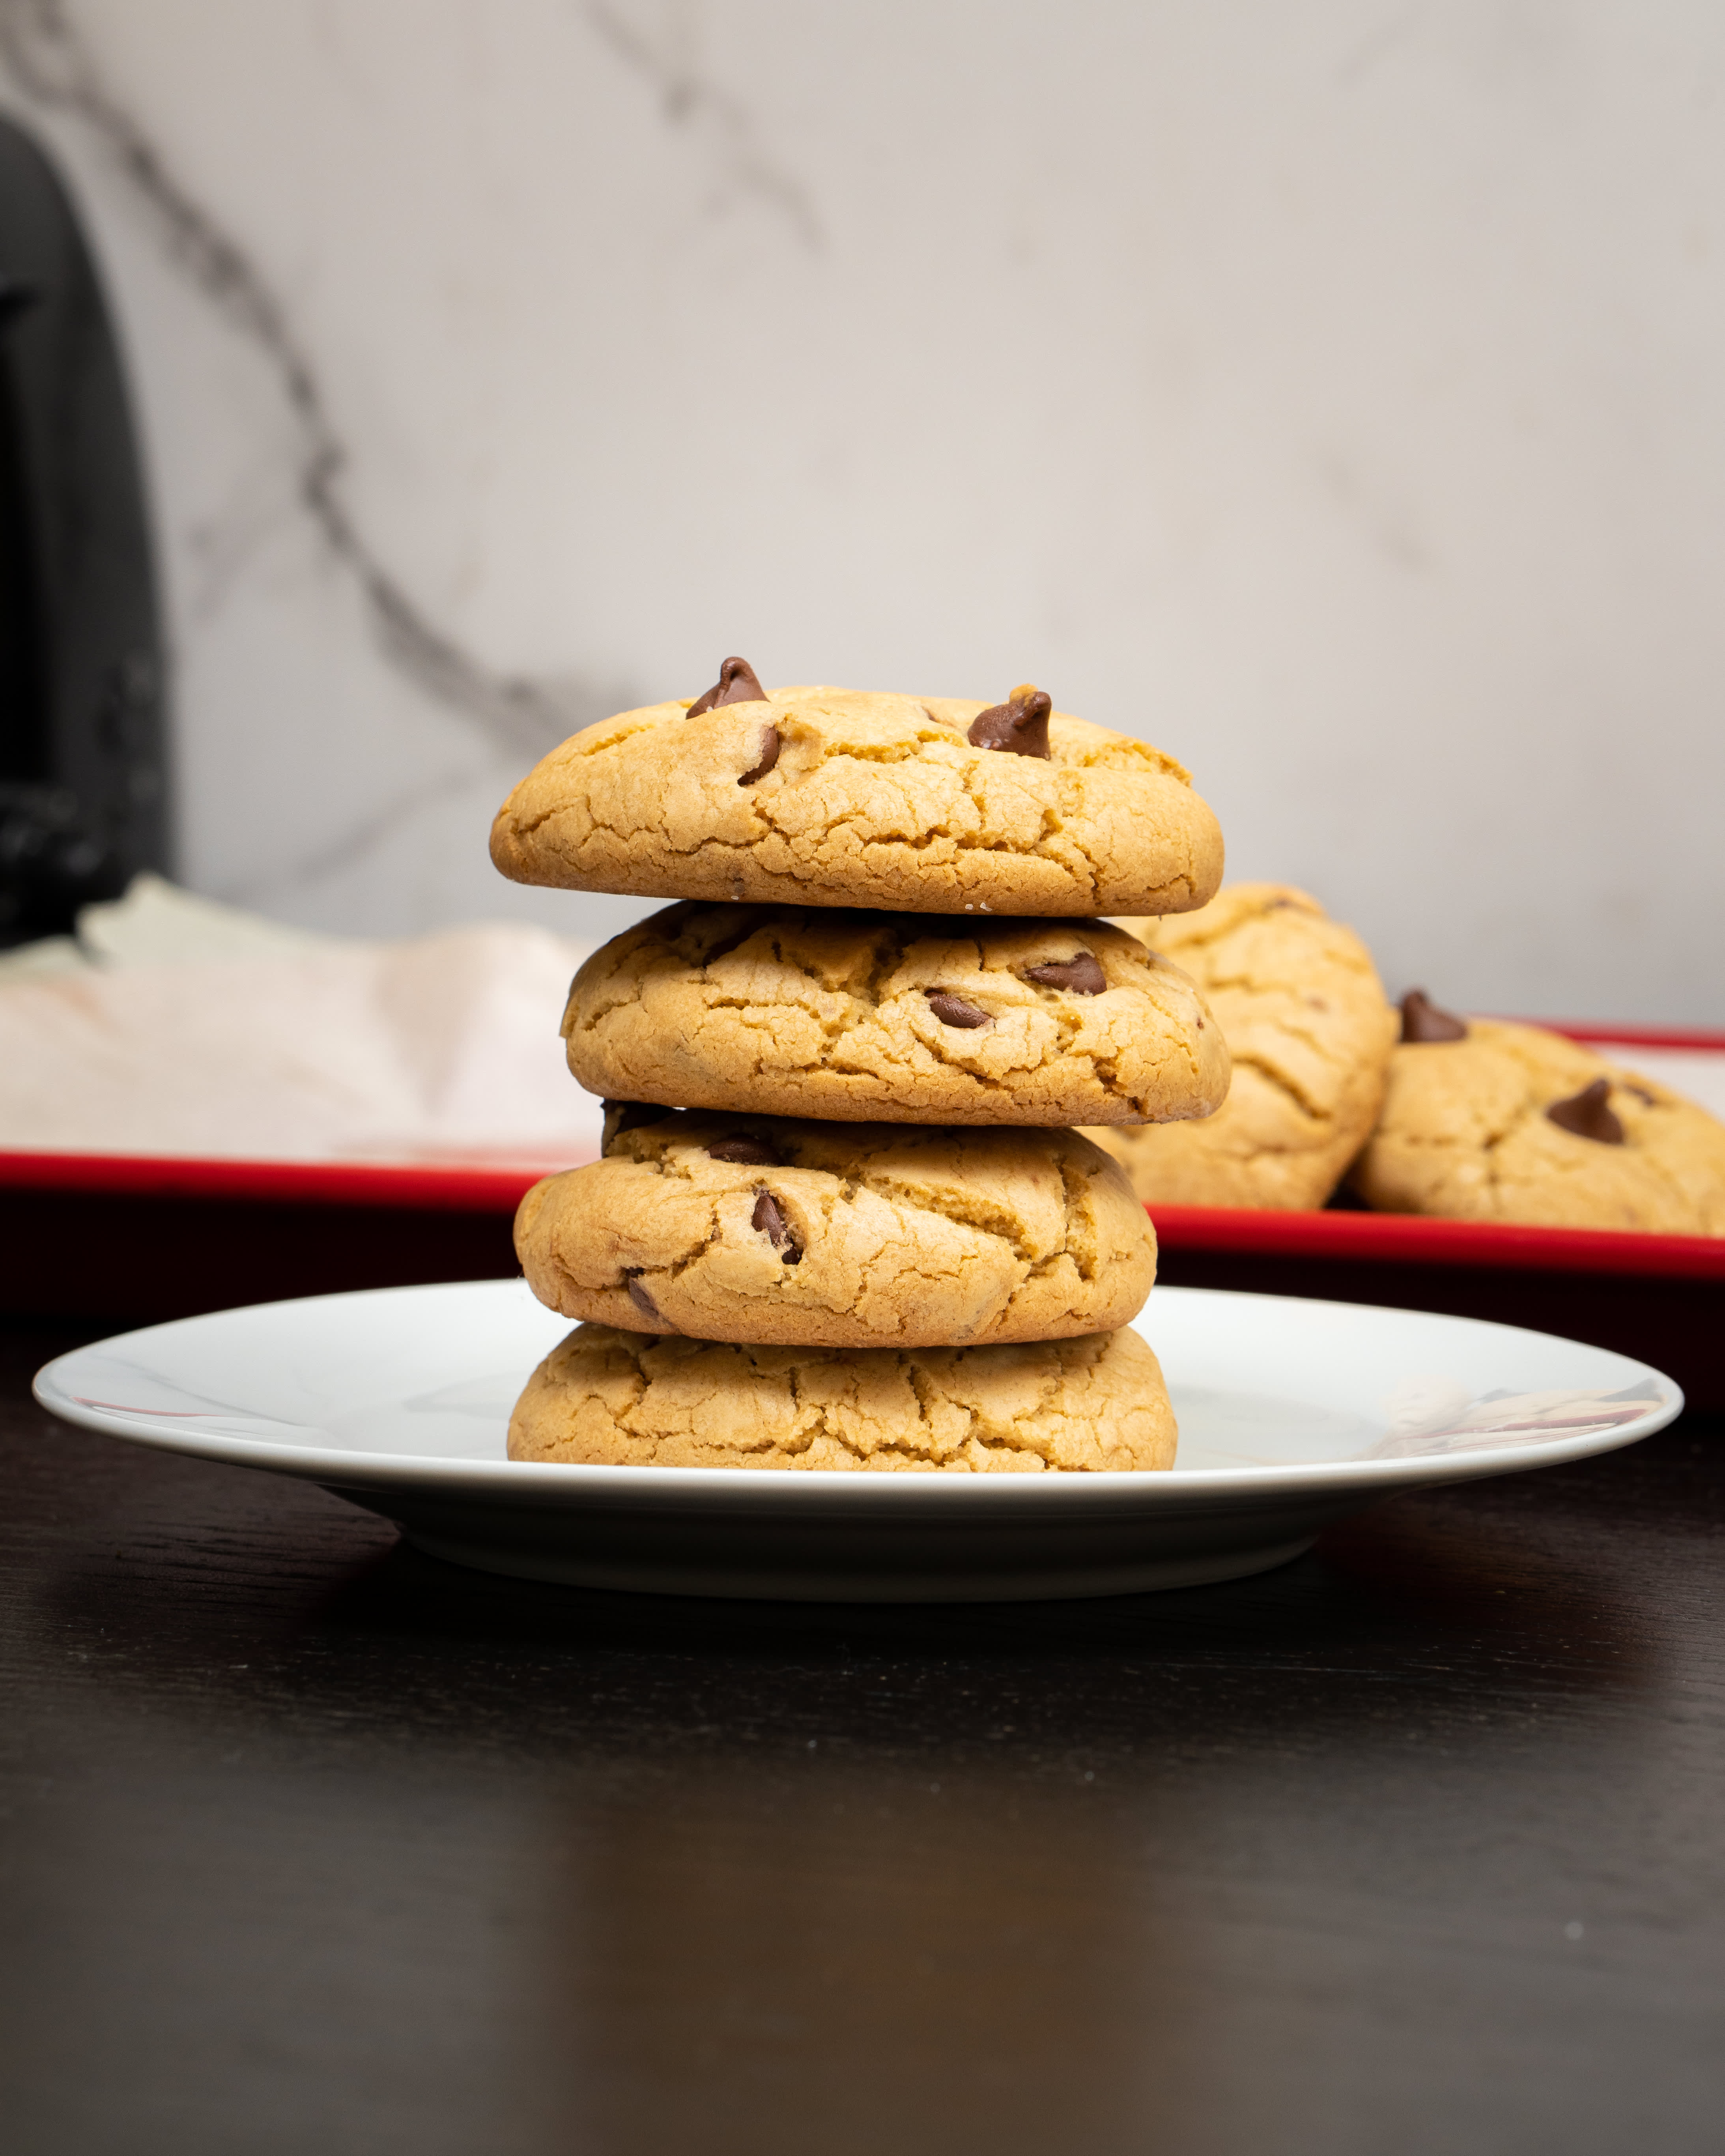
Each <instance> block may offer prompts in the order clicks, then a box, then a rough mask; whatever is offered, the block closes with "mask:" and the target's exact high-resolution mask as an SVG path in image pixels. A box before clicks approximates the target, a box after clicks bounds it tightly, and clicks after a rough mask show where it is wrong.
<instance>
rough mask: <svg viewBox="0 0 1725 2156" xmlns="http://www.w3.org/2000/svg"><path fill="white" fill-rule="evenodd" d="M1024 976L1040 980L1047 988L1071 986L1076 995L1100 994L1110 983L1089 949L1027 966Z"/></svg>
mask: <svg viewBox="0 0 1725 2156" xmlns="http://www.w3.org/2000/svg"><path fill="white" fill-rule="evenodd" d="M1024 978H1025V979H1026V980H1027V981H1040V982H1041V983H1042V985H1043V987H1044V988H1070V990H1071V991H1072V993H1073V994H1074V995H1075V996H1099V995H1101V993H1102V991H1103V989H1104V988H1106V987H1107V985H1108V977H1107V975H1106V973H1103V971H1102V969H1101V967H1100V966H1099V965H1098V964H1097V963H1096V957H1095V954H1094V953H1093V952H1089V951H1080V952H1078V953H1077V954H1076V956H1075V957H1070V958H1056V959H1055V960H1054V961H1053V962H1051V963H1050V964H1049V965H1046V966H1027V967H1025V968H1024Z"/></svg>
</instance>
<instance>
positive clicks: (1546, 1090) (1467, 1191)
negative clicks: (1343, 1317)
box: [1349, 994, 1725, 1235]
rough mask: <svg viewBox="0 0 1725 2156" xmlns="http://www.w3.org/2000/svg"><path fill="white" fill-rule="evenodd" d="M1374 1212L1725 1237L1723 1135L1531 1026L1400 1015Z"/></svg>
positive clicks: (1370, 1191) (1676, 1102)
mask: <svg viewBox="0 0 1725 2156" xmlns="http://www.w3.org/2000/svg"><path fill="white" fill-rule="evenodd" d="M1404 1014H1405V1015H1404V1039H1403V1044H1402V1045H1401V1046H1400V1047H1399V1048H1398V1049H1397V1050H1395V1053H1394V1056H1393V1057H1392V1058H1391V1060H1390V1066H1389V1092H1388V1095H1387V1096H1386V1098H1385V1101H1384V1114H1383V1116H1382V1119H1381V1120H1380V1122H1379V1123H1378V1129H1377V1132H1376V1133H1375V1135H1374V1136H1373V1138H1372V1140H1371V1142H1369V1144H1368V1146H1367V1147H1366V1149H1365V1151H1364V1152H1363V1153H1362V1154H1361V1155H1360V1158H1359V1160H1358V1163H1356V1165H1355V1168H1354V1170H1353V1175H1352V1176H1351V1177H1350V1178H1349V1180H1350V1181H1351V1182H1352V1183H1353V1186H1354V1188H1356V1189H1357V1190H1358V1193H1359V1194H1360V1196H1361V1197H1362V1198H1363V1199H1365V1201H1366V1203H1367V1204H1368V1205H1372V1206H1375V1207H1376V1208H1378V1209H1379V1210H1380V1211H1382V1212H1387V1213H1427V1214H1441V1215H1445V1216H1446V1217H1448V1218H1450V1219H1461V1220H1516V1221H1521V1222H1522V1223H1525V1224H1527V1225H1530V1226H1534V1227H1551V1228H1628V1229H1645V1230H1651V1231H1653V1232H1655V1233H1657V1234H1663V1235H1725V1125H1722V1124H1720V1123H1718V1122H1715V1120H1714V1119H1713V1117H1712V1116H1710V1115H1708V1114H1707V1111H1705V1109H1702V1108H1697V1106H1695V1105H1694V1104H1693V1103H1692V1101H1686V1100H1684V1099H1683V1098H1682V1097H1681V1095H1679V1094H1676V1093H1672V1092H1671V1091H1667V1089H1666V1087H1665V1086H1660V1085H1656V1084H1655V1082H1654V1081H1652V1080H1651V1078H1643V1077H1640V1076H1639V1075H1637V1074H1636V1073H1635V1072H1634V1071H1630V1070H1623V1069H1621V1068H1620V1066H1619V1065H1616V1064H1615V1063H1608V1062H1606V1061H1605V1060H1604V1057H1603V1056H1599V1055H1594V1053H1593V1051H1592V1050H1591V1049H1587V1048H1584V1047H1582V1046H1581V1045H1580V1044H1579V1042H1577V1041H1574V1040H1566V1039H1563V1036H1562V1035H1561V1034H1555V1033H1546V1032H1544V1031H1543V1030H1542V1029H1540V1028H1539V1027H1538V1026H1532V1025H1505V1024H1498V1023H1497V1022H1496V1021H1494V1020H1492V1019H1478V1018H1476V1019H1466V1020H1461V1019H1450V1018H1449V1017H1448V1015H1447V1014H1445V1013H1444V1012H1441V1011H1437V1010H1434V1009H1433V1008H1432V1007H1431V1005H1430V1004H1428V1003H1426V1001H1425V998H1424V997H1422V996H1418V995H1417V994H1416V995H1414V996H1410V997H1409V998H1408V1000H1407V1003H1406V1004H1404Z"/></svg>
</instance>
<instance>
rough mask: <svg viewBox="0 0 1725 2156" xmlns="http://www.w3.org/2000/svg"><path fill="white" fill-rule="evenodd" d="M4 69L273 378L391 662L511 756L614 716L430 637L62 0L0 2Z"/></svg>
mask: <svg viewBox="0 0 1725 2156" xmlns="http://www.w3.org/2000/svg"><path fill="white" fill-rule="evenodd" d="M0 60H3V61H4V64H5V65H6V67H7V69H8V72H9V73H10V74H11V75H12V77H13V81H14V82H15V84H16V85H17V86H18V90H19V91H20V92H21V93H22V95H23V97H24V98H25V99H26V100H28V102H30V103H33V104H34V105H40V106H41V107H43V108H44V109H45V110H51V111H56V112H60V113H64V114H66V115H69V116H70V117H72V118H74V120H76V121H80V123H82V124H83V125H84V126H85V127H87V128H88V129H89V130H90V132H91V134H92V135H93V136H95V138H96V140H97V141H99V142H100V144H101V146H102V147H103V148H104V149H105V151H106V152H107V153H108V155H109V156H110V157H111V158H112V159H113V161H114V162H115V163H116V166H117V167H118V168H119V170H120V171H121V173H122V174H123V175H124V176H125V177H126V179H127V180H128V181H129V182H131V186H132V187H133V188H134V189H135V190H136V193H137V195H138V196H139V198H141V201H142V203H144V205H145V206H146V208H147V209H148V210H149V212H150V213H151V218H152V219H153V221H154V223H155V224H156V227H157V230H158V232H159V233H160V234H161V236H162V239H163V241H164V243H165V244H166V246H167V249H168V251H169V253H170V254H171V256H172V259H173V260H174V261H175V262H176V263H177V264H178V265H179V267H180V268H181V269H182V271H183V272H184V273H185V275H187V277H188V278H189V279H190V280H192V282H193V284H194V285H196V287H197V288H198V290H199V291H201V292H202V293H203V295H204V297H205V298H206V299H207V300H208V301H209V302H210V303H211V305H213V306H214V307H215V308H217V309H218V311H220V313H221V314H222V315H223V317H224V318H225V319H226V320H227V321H228V322H229V323H230V324H231V325H232V326H233V327H234V329H236V330H237V331H239V333H240V334H241V335H242V336H244V337H245V338H246V339H247V340H248V341H249V342H250V344H251V345H252V346H254V349H255V350H256V351H257V352H258V353H259V356H260V357H262V358H263V359H264V362H266V363H267V365H268V366H269V367H270V372H271V373H272V374H273V376H274V377H275V382H276V383H277V386H278V388H280V392H281V394H282V397H283V398H284V400H285V403H286V405H287V408H288V410H289V412H290V415H291V418H292V420H293V423H294V429H295V438H296V450H295V486H296V490H297V494H298V498H299V500H300V503H301V505H302V506H303V507H304V509H305V511H306V513H307V515H308V516H310V518H311V521H312V523H313V525H314V526H315V528H316V531H318V533H319V534H320V535H321V537H322V539H323V541H324V542H325V544H326V546H327V547H328V548H329V550H330V552H331V553H332V554H333V555H334V556H335V557H336V560H337V561H338V562H340V563H341V567H343V568H344V569H345V570H346V571H347V573H348V574H349V575H350V576H351V577H352V578H353V579H354V580H355V582H356V583H357V585H358V587H359V588H360V590H361V592H362V594H363V596H364V598H365V601H366V604H367V612H368V614H369V617H370V620H371V624H372V629H373V630H374V631H375V633H376V634H377V639H378V641H379V644H380V645H381V647H382V649H383V651H384V652H385V653H386V654H388V657H389V659H390V660H392V661H393V664H394V665H396V666H397V667H398V668H399V669H400V670H401V671H402V672H403V673H404V674H405V675H407V676H408V678H409V679H410V680H413V682H415V683H416V684H417V685H418V687H420V688H421V689H422V690H425V691H427V692H428V693H429V694H430V695H431V696H434V697H436V698H437V699H438V700H439V702H441V703H443V704H444V705H445V706H448V707H449V709H450V710H452V711H455V712H457V713H459V715H460V716H462V717H463V718H465V719H466V720H468V721H470V722H471V723H472V724H473V726H475V729H476V730H477V731H479V732H480V734H481V735H482V736H483V737H485V739H486V740H487V741H488V742H489V743H490V745H491V746H492V747H495V748H496V749H499V750H501V751H504V752H506V753H508V754H509V755H510V756H511V757H520V756H521V755H523V754H526V755H531V756H536V755H538V754H540V753H541V752H542V751H543V750H544V749H546V748H547V747H549V746H550V745H551V744H552V742H557V741H558V740H560V739H562V737H563V736H564V735H565V734H567V733H568V732H569V731H572V729H573V728H575V727H577V726H583V725H585V724H587V723H588V722H589V721H592V720H593V719H595V718H598V717H602V716H604V714H605V713H606V712H607V711H610V710H612V709H614V708H615V705H614V702H613V701H612V698H611V696H610V695H608V694H607V693H605V692H603V691H599V690H595V689H593V688H592V687H590V686H588V685H585V684H583V683H581V682H579V681H575V680H544V679H535V678H532V677H530V676H528V675H518V674H511V673H508V672H506V671H504V670H500V669H498V668H495V667H494V666H491V665H488V664H487V663H486V662H485V660H482V659H480V657H479V656H478V655H477V654H475V653H474V652H472V651H471V650H470V649H467V648H466V647H465V645H464V644H461V643H460V642H459V639H456V638H455V637H454V636H451V635H450V634H448V633H447V632H446V631H444V629H440V628H439V627H438V625H437V624H435V623H434V621H433V620H432V619H430V617H429V615H428V614H427V613H426V612H425V610H424V608H422V607H421V605H420V604H419V603H418V600H416V599H415V598H413V595H412V593H410V592H409V591H408V588H407V585H406V584H405V583H404V582H403V579H402V578H401V577H398V575H396V574H395V572H393V569H392V568H391V567H390V566H389V564H388V562H386V561H385V560H384V559H383V558H382V555H381V554H380V552H378V550H377V547H375V545H374V544H373V543H372V541H371V540H370V538H369V537H368V536H367V534H366V533H365V531H363V530H362V528H361V526H360V525H359V523H358V521H357V519H356V518H355V516H353V514H352V511H350V509H349V508H348V506H347V501H346V500H345V499H344V496H343V491H342V482H343V479H344V476H345V475H346V473H347V470H348V467H349V462H350V459H349V454H348V451H347V448H346V446H345V444H343V442H342V439H341V434H340V432H339V431H338V429H337V427H336V421H335V418H334V416H333V413H332V410H331V402H330V399H329V397H328V394H327V393H326V390H325V388H324V386H323V384H322V382H321V380H320V378H319V376H318V373H317V371H316V367H315V365H314V364H313V362H312V360H311V356H310V354H309V353H308V352H306V351H305V347H304V346H303V344H302V343H301V341H300V338H299V336H298V335H297V333H296V332H295V328H294V326H293V324H292V322H291V321H290V320H289V318H288V316H287V314H286V312H285V310H284V308H283V306H282V305H281V302H280V299H279V298H278V296H277V295H276V293H275V291H274V290H273V289H272V288H271V286H270V282H269V280H268V279H267V277H266V276H265V275H264V273H263V271H262V270H261V269H259V267H258V266H257V264H255V263H254V262H253V261H252V260H251V259H250V258H249V256H248V254H246V252H245V250H244V248H243V247H241V245H240V244H239V242H238V241H237V240H236V239H234V237H233V236H232V235H231V234H229V233H228V231H226V230H225V229H224V228H223V225H222V223H221V222H220V220H219V219H218V218H217V217H216V216H215V215H214V214H213V213H212V212H211V211H209V210H208V209H207V208H205V207H204V206H203V204H202V203H199V202H198V201H197V199H196V198H194V197H193V194H192V193H190V191H189V190H188V189H187V187H186V186H185V184H184V182H182V179H181V178H180V177H179V175H178V174H177V172H175V170H174V169H173V167H172V163H171V162H170V161H169V160H168V158H167V157H166V156H165V155H164V153H163V151H162V149H161V147H160V146H159V145H158V144H157V143H156V142H155V141H152V140H151V137H150V136H149V135H148V133H147V132H146V130H145V129H144V128H143V127H142V126H140V125H139V123H138V121H136V119H135V118H134V117H133V116H132V115H131V113H130V112H128V111H127V110H126V107H125V105H123V104H122V103H121V100H119V98H118V97H117V96H116V94H115V93H114V91H113V90H111V89H110V86H109V85H108V84H107V83H106V82H105V80H104V79H103V76H102V73H101V69H100V66H99V64H98V63H97V61H96V59H95V55H94V54H92V53H91V51H90V48H89V46H88V44H86V42H85V39H84V38H83V36H82V34H81V33H80V30H79V28H78V27H77V25H76V23H74V20H73V18H72V15H71V13H70V11H69V8H67V7H66V6H65V5H64V0H0Z"/></svg>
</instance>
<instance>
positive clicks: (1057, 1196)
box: [515, 1114, 1156, 1347]
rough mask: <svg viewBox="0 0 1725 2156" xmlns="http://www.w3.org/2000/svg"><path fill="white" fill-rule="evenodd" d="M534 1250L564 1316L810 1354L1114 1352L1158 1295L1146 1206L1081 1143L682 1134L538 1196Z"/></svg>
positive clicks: (530, 1229)
mask: <svg viewBox="0 0 1725 2156" xmlns="http://www.w3.org/2000/svg"><path fill="white" fill-rule="evenodd" d="M714 1148H716V1149H717V1152H718V1154H719V1155H720V1156H721V1157H718V1158H716V1157H715V1152H714ZM725 1156H728V1157H725ZM515 1242H516V1255H518V1256H519V1257H520V1259H521V1266H522V1270H524V1271H525V1272H526V1276H527V1284H528V1286H530V1287H531V1289H532V1291H533V1292H534V1294H535V1295H536V1296H538V1298H539V1300H540V1301H542V1302H543V1303H546V1304H547V1305H548V1306H550V1307H551V1308H552V1309H553V1310H557V1311H561V1312H562V1314H563V1315H564V1317H578V1318H583V1319H585V1320H586V1321H587V1322H589V1323H595V1324H602V1325H614V1326H620V1327H624V1328H626V1329H629V1330H632V1331H636V1332H641V1331H649V1332H682V1333H690V1334H694V1335H697V1336H699V1337H701V1338H703V1339H709V1340H733V1341H757V1342H773V1343H778V1344H781V1345H785V1346H797V1347H801V1346H810V1347H815V1346H826V1347H938V1346H950V1345H957V1344H961V1343H963V1344H966V1345H968V1344H973V1343H975V1344H980V1343H982V1342H987V1341H1014V1340H1050V1339H1056V1338H1062V1337H1070V1336H1073V1335H1077V1334H1082V1333H1088V1332H1108V1331H1111V1330H1113V1329H1114V1328H1115V1327H1117V1326H1122V1325H1124V1324H1126V1323H1127V1322H1129V1320H1131V1319H1132V1318H1133V1317H1136V1316H1137V1313H1138V1312H1139V1311H1140V1310H1141V1309H1142V1307H1143V1304H1144V1299H1145V1297H1146V1296H1147V1295H1148V1294H1149V1292H1150V1287H1151V1283H1152V1282H1153V1280H1154V1279H1155V1277H1156V1241H1155V1237H1154V1235H1153V1232H1152V1230H1151V1228H1150V1224H1149V1221H1148V1219H1147V1218H1146V1215H1145V1213H1144V1209H1143V1207H1142V1205H1141V1204H1139V1203H1138V1201H1137V1199H1135V1198H1134V1197H1133V1195H1132V1189H1131V1188H1130V1186H1129V1185H1128V1183H1127V1179H1126V1178H1125V1176H1124V1175H1123V1174H1122V1173H1121V1171H1120V1169H1119V1168H1118V1167H1117V1165H1116V1164H1115V1163H1114V1162H1112V1161H1111V1160H1110V1159H1109V1158H1108V1157H1107V1155H1106V1153H1104V1152H1101V1151H1100V1150H1099V1148H1098V1147H1096V1146H1093V1145H1091V1143H1090V1142H1088V1141H1087V1140H1086V1139H1085V1138H1082V1137H1080V1136H1079V1135H1078V1133H1077V1132H1076V1131H1033V1130H992V1131H983V1130H968V1131H967V1130H919V1129H916V1128H915V1127H911V1126H907V1125H906V1124H902V1123H899V1124H891V1123H816V1122H793V1121H791V1120H789V1119H788V1118H784V1117H778V1116H736V1115H728V1116H726V1115H706V1114H694V1115H667V1116H665V1117H664V1118H663V1119H662V1120H661V1121H659V1122H654V1123H651V1124H649V1125H645V1126H644V1127H636V1128H633V1129H625V1130H623V1131H621V1132H619V1133H618V1134H617V1135H616V1136H614V1137H613V1138H611V1140H610V1141H609V1142H608V1146H607V1148H606V1155H605V1158H603V1160H599V1161H596V1162H594V1163H593V1164H592V1165H591V1166H589V1167H586V1168H571V1169H569V1170H567V1172H566V1173H563V1174H562V1175H554V1176H549V1177H547V1178H546V1179H545V1181H544V1182H542V1183H536V1184H535V1185H534V1187H533V1188H532V1189H531V1190H530V1191H529V1192H528V1193H527V1194H526V1197H525V1198H524V1199H522V1200H521V1210H520V1211H519V1213H518V1214H516V1231H515Z"/></svg>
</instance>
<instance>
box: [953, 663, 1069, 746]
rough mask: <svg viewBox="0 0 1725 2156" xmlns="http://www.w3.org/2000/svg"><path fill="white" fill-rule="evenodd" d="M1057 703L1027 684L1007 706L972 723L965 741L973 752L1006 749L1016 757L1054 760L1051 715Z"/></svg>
mask: <svg viewBox="0 0 1725 2156" xmlns="http://www.w3.org/2000/svg"><path fill="white" fill-rule="evenodd" d="M1053 709H1054V700H1053V699H1052V698H1051V697H1050V696H1049V694H1048V692H1047V691H1046V690H1043V689H1039V688H1037V687H1036V686H1035V685H1034V683H1032V682H1029V681H1025V682H1023V683H1021V684H1020V685H1019V687H1018V688H1016V689H1014V690H1013V692H1012V694H1011V696H1009V697H1008V698H1007V700H1006V701H1005V702H1004V704H990V705H989V706H988V710H987V711H978V713H977V715H976V716H975V717H974V718H973V720H972V721H971V722H970V731H968V733H967V734H966V735H965V737H964V738H965V739H966V741H968V742H969V743H970V745H971V747H973V748H1004V749H1006V750H1008V751H1009V752H1010V753H1011V754H1012V755H1014V756H1040V757H1041V758H1042V760H1043V762H1045V763H1046V762H1048V761H1049V760H1050V749H1049V746H1048V715H1049V713H1050V711H1052V710H1053Z"/></svg>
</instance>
